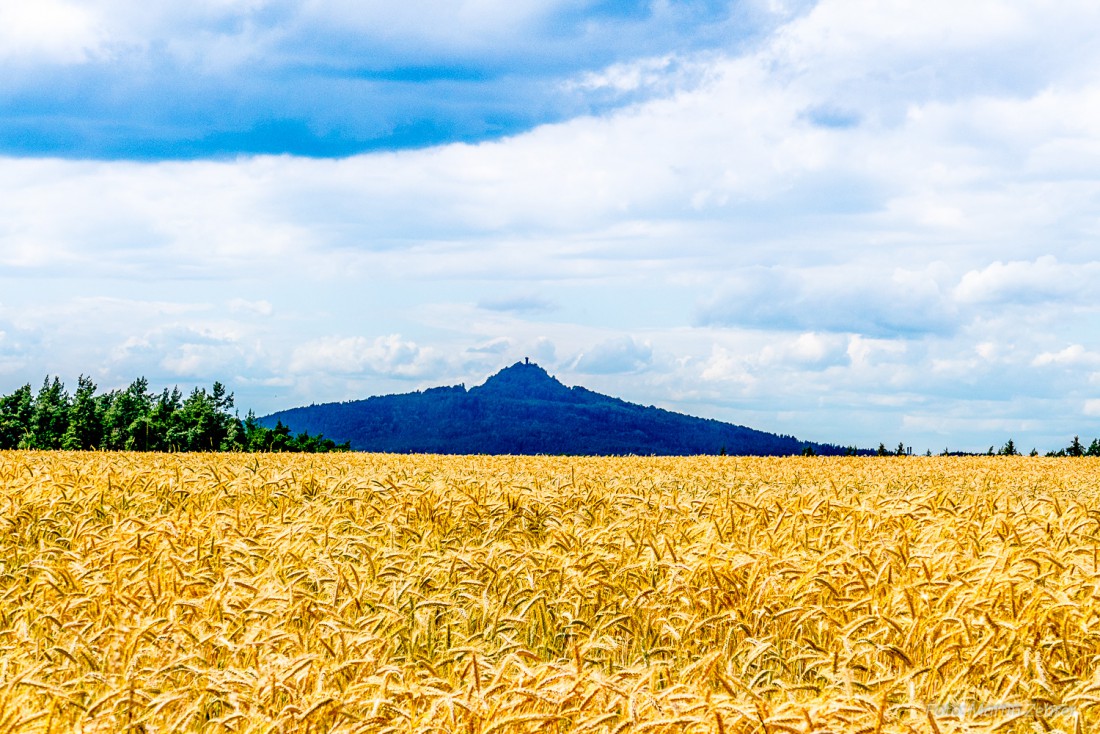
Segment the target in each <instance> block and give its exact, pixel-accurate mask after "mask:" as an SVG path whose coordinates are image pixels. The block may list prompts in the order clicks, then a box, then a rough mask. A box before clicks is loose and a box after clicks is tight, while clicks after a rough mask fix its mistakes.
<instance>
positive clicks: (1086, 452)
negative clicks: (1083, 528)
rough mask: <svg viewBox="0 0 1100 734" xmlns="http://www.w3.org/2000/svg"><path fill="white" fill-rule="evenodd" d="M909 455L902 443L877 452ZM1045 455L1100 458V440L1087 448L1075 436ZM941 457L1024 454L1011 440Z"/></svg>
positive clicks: (1034, 452)
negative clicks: (984, 449)
mask: <svg viewBox="0 0 1100 734" xmlns="http://www.w3.org/2000/svg"><path fill="white" fill-rule="evenodd" d="M908 453H910V451H908V450H907V449H906V447H905V445H904V444H901V443H899V444H898V447H897V449H896V450H894V451H891V450H889V449H887V448H886V445H885V444H882V443H880V444H879V445H878V450H877V451H875V455H876V456H905V455H907V454H908ZM931 455H932V452H931V450H929V451H928V452H927V453H926V454H925V456H931ZM1038 455H1039V450H1038V449H1032V450H1031V452H1030V453H1028V456H1038ZM1044 455H1045V456H1055V457H1058V456H1100V438H1094V439H1092V443H1090V444H1089V445H1088V446H1085V444H1084V443H1082V442H1081V437H1080V436H1074V437H1073V440H1072V441H1070V443H1069V446H1067V447H1065V448H1064V449H1057V450H1055V451H1048V452H1046V454H1044ZM940 456H1023V453H1021V451H1020V450H1019V449H1018V448H1017V447H1016V442H1015V441H1013V440H1012V439H1011V438H1010V439H1008V441H1006V442H1005V443H1004V445H1002V446H1001V448H999V449H997V448H995V447H993V446H990V447H989V450H988V451H951V450H949V449H946V448H945V449H944V450H943V451H941V452H940Z"/></svg>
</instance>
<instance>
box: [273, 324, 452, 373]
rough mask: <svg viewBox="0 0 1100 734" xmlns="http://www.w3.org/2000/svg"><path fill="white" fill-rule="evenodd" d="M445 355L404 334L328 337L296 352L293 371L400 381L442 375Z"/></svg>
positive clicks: (291, 365) (306, 345) (303, 346)
mask: <svg viewBox="0 0 1100 734" xmlns="http://www.w3.org/2000/svg"><path fill="white" fill-rule="evenodd" d="M443 366H444V361H443V358H442V356H441V355H439V354H438V353H437V352H436V351H435V350H433V349H431V348H429V347H421V346H419V345H418V344H416V343H415V342H413V341H410V340H408V339H404V338H402V337H401V335H400V334H389V335H387V336H379V337H376V338H374V339H368V338H367V337H362V336H353V337H326V338H322V339H316V340H313V341H311V342H307V343H305V344H303V345H301V346H300V347H298V348H297V349H295V350H294V353H293V355H292V356H291V360H290V365H289V369H290V371H291V372H294V373H319V374H357V373H358V374H362V373H366V374H373V375H379V376H384V377H396V378H423V377H426V376H434V375H437V374H439V373H440V371H441V368H442V367H443Z"/></svg>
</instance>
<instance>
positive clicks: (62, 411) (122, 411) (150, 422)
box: [0, 375, 349, 453]
mask: <svg viewBox="0 0 1100 734" xmlns="http://www.w3.org/2000/svg"><path fill="white" fill-rule="evenodd" d="M232 410H233V393H229V392H226V389H225V386H224V385H222V384H221V383H220V382H215V383H214V385H213V387H212V388H211V390H210V391H209V392H208V391H207V390H206V389H205V388H198V387H196V388H195V389H194V390H192V391H191V393H190V394H189V395H187V396H186V397H184V395H183V393H181V392H180V390H179V388H178V387H174V388H172V389H171V390H168V389H167V388H166V389H164V390H163V391H161V392H160V393H156V392H151V391H150V390H149V382H148V380H146V379H145V378H144V377H141V378H138V379H136V380H134V381H133V382H132V383H130V386H129V387H127V388H126V389H124V390H111V391H110V392H105V393H99V394H97V387H96V385H95V383H94V382H92V380H91V378H90V377H86V376H84V375H81V376H80V378H79V380H78V381H77V387H76V391H75V392H73V393H72V394H71V395H70V394H69V392H68V390H66V388H65V385H64V384H63V383H62V382H61V380H60V379H59V378H57V377H53V378H50V377H49V376H47V377H46V379H45V380H44V381H43V383H42V387H41V388H39V390H38V392H37V393H36V392H34V391H33V390H32V389H31V386H30V384H29V383H28V384H26V385H23V386H22V387H20V388H19V389H17V390H15V392H13V393H11V394H9V395H2V396H0V449H67V450H107V451H120V450H125V451H298V452H310V453H317V452H327V451H347V450H348V449H349V446H348V444H346V443H345V444H339V445H337V444H336V442H334V441H332V440H330V439H326V438H324V437H323V436H322V435H320V434H317V435H313V436H311V435H309V434H308V433H299V434H297V435H291V433H290V429H289V428H287V427H286V426H284V425H283V424H282V423H281V422H280V423H277V424H276V425H275V427H274V428H267V427H265V426H261V425H260V424H259V423H258V422H257V420H256V416H255V415H254V414H253V413H252V411H249V412H248V415H247V416H246V417H245V418H244V419H243V420H242V419H241V418H240V417H239V416H238V415H237V413H236V412H231V411H232Z"/></svg>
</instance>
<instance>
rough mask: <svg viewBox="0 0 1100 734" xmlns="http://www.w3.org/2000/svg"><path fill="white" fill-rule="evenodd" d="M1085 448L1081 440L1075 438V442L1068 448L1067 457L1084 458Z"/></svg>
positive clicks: (1077, 437)
mask: <svg viewBox="0 0 1100 734" xmlns="http://www.w3.org/2000/svg"><path fill="white" fill-rule="evenodd" d="M1084 455H1085V447H1084V446H1083V445H1082V444H1081V438H1080V437H1079V436H1074V437H1073V441H1071V442H1070V444H1069V446H1067V447H1066V456H1084Z"/></svg>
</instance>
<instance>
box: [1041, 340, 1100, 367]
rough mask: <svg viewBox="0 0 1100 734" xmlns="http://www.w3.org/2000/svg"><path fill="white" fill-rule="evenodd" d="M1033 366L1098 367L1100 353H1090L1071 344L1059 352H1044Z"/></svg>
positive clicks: (1078, 345)
mask: <svg viewBox="0 0 1100 734" xmlns="http://www.w3.org/2000/svg"><path fill="white" fill-rule="evenodd" d="M1031 364H1032V365H1033V366H1035V367H1047V366H1063V367H1096V366H1098V365H1100V353H1098V352H1090V351H1088V350H1087V349H1085V348H1084V347H1083V346H1081V345H1080V344H1071V345H1069V346H1068V347H1066V348H1065V349H1062V350H1060V351H1057V352H1043V353H1042V354H1039V355H1037V356H1036V357H1035V359H1033V360H1032V361H1031Z"/></svg>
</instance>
